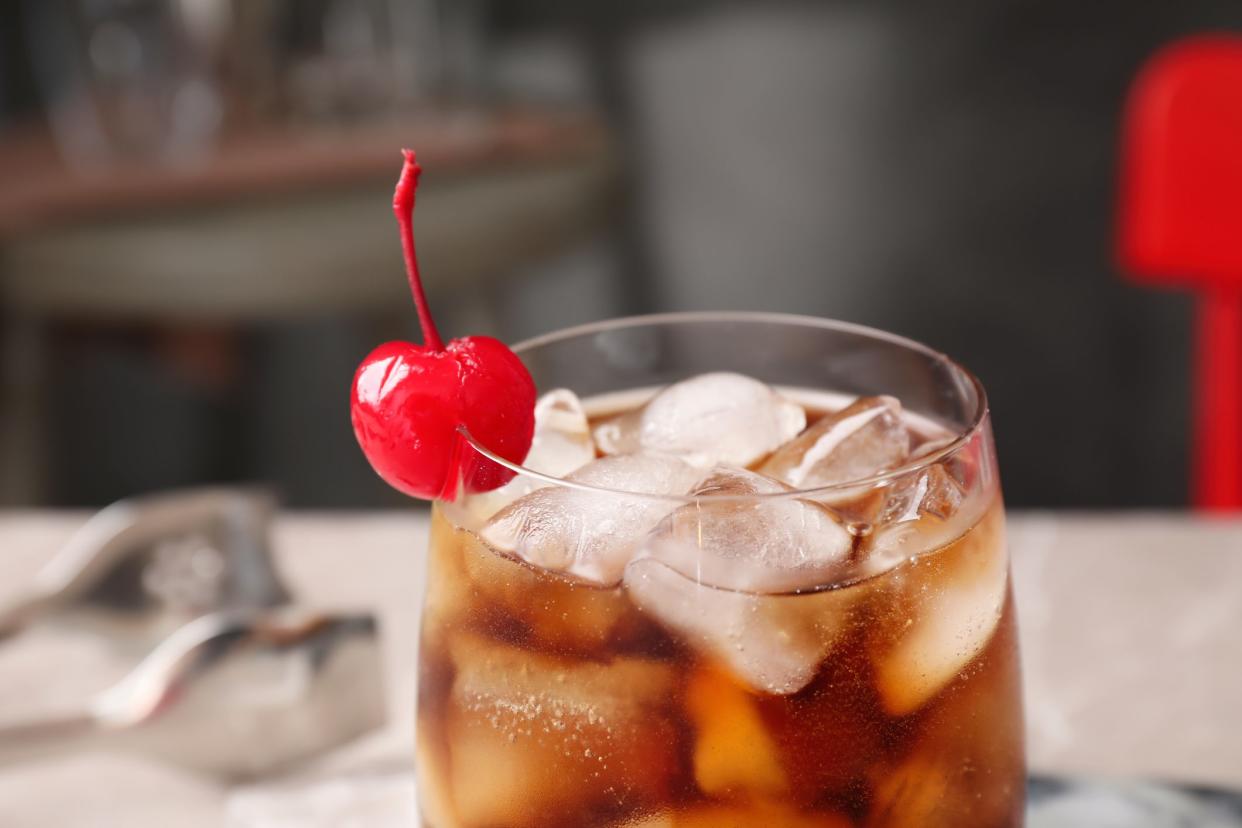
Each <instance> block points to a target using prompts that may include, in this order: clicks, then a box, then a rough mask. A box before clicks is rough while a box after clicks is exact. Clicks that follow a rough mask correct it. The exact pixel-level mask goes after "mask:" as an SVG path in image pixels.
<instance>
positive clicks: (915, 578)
mask: <svg viewBox="0 0 1242 828" xmlns="http://www.w3.org/2000/svg"><path fill="white" fill-rule="evenodd" d="M1008 574H1009V559H1008V556H1007V554H1006V552H1005V542H1004V518H1003V514H1002V510H1001V506H1000V504H999V503H997V504H995V505H993V507H992V508H991V510H990V511H989V512H988V513H987V515H986V516H985V517H984V518H983V520H981V521H980V522H979V524H978V525H976V526H975V527H974V528H973V529H971V530H970V531H969V532H968V533H967V534H966V535H965V536H963V537H962V538H961V539H960V540H958V541H956V542H955V543H953V544H952V545H950V546H947V547H944V548H943V549H941V550H940V551H938V552H932V553H930V554H925V555H919V556H917V557H914V558H911V559H910V560H908V561H906V562H905V563H903V564H901V565H900V566H899V567H897V568H896V569H894V570H893V571H892V572H891V573H889V574H887V575H885V576H883V580H884V581H886V582H888V584H889V588H890V592H889V595H888V596H887V598H886V606H885V607H884V608H883V609H882V610H881V611H880V617H879V618H877V619H876V622H875V623H874V624H873V625H872V627H871V631H872V636H873V637H872V645H871V646H872V649H873V651H874V654H873V658H874V659H875V672H876V681H877V686H878V689H879V692H880V698H881V700H882V702H883V704H884V709H885V710H886V711H887V712H889V713H890V714H892V715H895V716H902V715H906V714H908V713H913V712H914V711H916V710H918V709H920V708H921V707H923V706H924V705H925V704H926V703H927V702H928V701H930V700H931V699H932V698H934V697H935V696H936V694H937V693H939V692H940V691H941V690H942V689H943V688H944V687H945V686H946V685H948V684H949V682H951V681H952V680H953V679H954V678H955V677H956V676H957V675H958V674H960V673H961V672H962V670H963V669H964V668H965V667H966V666H967V665H968V664H969V663H970V662H971V661H973V660H974V658H975V657H976V656H977V655H978V654H979V653H980V652H981V651H982V650H983V648H984V647H985V646H987V643H988V641H989V640H990V639H991V637H992V633H993V631H994V630H995V629H996V625H997V623H998V622H999V621H1000V618H1001V611H1002V609H1003V608H1004V604H1005V596H1006V593H1007V590H1008Z"/></svg>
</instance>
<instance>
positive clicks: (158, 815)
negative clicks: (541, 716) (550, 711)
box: [0, 512, 1242, 828]
mask: <svg viewBox="0 0 1242 828" xmlns="http://www.w3.org/2000/svg"><path fill="white" fill-rule="evenodd" d="M84 518H85V515H80V514H69V513H48V512H25V513H22V512H18V513H0V601H3V600H4V599H6V598H8V597H10V596H12V595H15V594H17V593H18V592H20V590H21V588H22V585H23V583H25V582H26V581H27V580H28V578H29V577H30V576H31V575H32V574H33V573H34V571H35V570H36V569H37V568H38V567H39V566H40V565H41V564H42V563H43V562H44V561H45V560H46V559H47V558H48V557H49V556H50V555H51V554H52V552H53V551H54V550H55V549H57V548H58V546H59V545H60V544H62V543H63V542H64V541H65V539H66V538H67V537H68V536H69V535H70V534H71V533H72V532H73V530H74V529H75V528H76V527H77V526H78V525H80V523H81V522H82V520H83V519H84ZM426 529H427V527H426V517H425V513H422V512H409V513H396V514H394V513H384V514H378V513H377V514H295V515H287V516H284V517H282V518H281V520H280V521H279V523H278V526H277V528H276V537H275V544H276V551H277V555H278V562H279V565H280V567H281V570H282V572H283V574H284V576H285V579H286V580H287V582H288V583H289V585H290V587H291V588H292V590H293V592H294V593H295V594H296V595H297V596H299V600H300V601H302V602H305V603H308V604H314V605H317V606H322V607H344V608H359V607H373V608H375V609H376V610H377V611H378V613H379V615H380V619H381V623H382V624H383V628H384V635H385V643H384V646H385V650H386V653H387V657H388V674H389V675H388V679H389V687H390V702H391V710H392V721H391V725H390V727H389V729H388V730H387V731H386V732H383V733H380V734H376V735H375V736H373V737H369V738H368V739H367V740H365V741H364V742H363V743H362V744H360V745H357V746H355V747H353V748H351V749H349V750H347V751H346V752H345V754H344V755H343V756H341V757H336V758H335V759H329V760H328V764H326V765H324V766H322V767H321V768H320V776H321V778H322V776H323V774H330V773H332V772H333V770H334V768H336V767H340V768H348V767H350V766H351V765H356V764H358V763H360V762H365V763H366V766H367V767H368V768H376V767H379V768H384V769H386V772H388V773H392V774H400V771H401V769H402V768H403V767H404V763H405V761H406V757H407V756H408V755H409V754H410V753H411V751H410V749H409V746H410V744H411V742H412V738H411V732H412V721H413V710H412V704H411V703H410V702H409V700H410V699H412V697H413V662H412V653H413V649H414V638H415V628H416V624H417V602H418V596H419V594H420V586H419V581H420V570H421V566H420V561H421V559H422V554H423V548H424V544H425V542H426ZM1010 546H1011V549H1012V551H1013V561H1014V577H1015V584H1016V588H1017V596H1018V610H1019V619H1020V620H1019V623H1020V625H1021V630H1022V635H1021V638H1022V648H1023V660H1024V669H1025V684H1026V702H1027V713H1028V721H1029V727H1028V731H1029V754H1030V760H1031V766H1032V769H1034V770H1042V771H1053V772H1072V773H1084V774H1093V775H1103V776H1138V777H1146V778H1157V779H1167V780H1174V781H1187V782H1196V783H1201V784H1212V785H1221V786H1229V787H1235V788H1239V789H1242V521H1237V520H1235V521H1226V520H1203V519H1196V518H1192V517H1189V516H1186V515H1180V514H1156V513H1121V514H1064V513H1026V514H1017V515H1013V516H1012V517H1011V519H1010ZM59 646H61V647H63V646H64V645H63V644H62V645H59ZM4 649H5V650H7V651H8V652H4V650H0V716H2V717H3V718H5V719H10V718H11V717H12V716H14V715H21V714H22V713H23V712H25V711H26V710H27V709H28V708H29V709H31V710H34V709H36V708H40V709H41V708H46V707H48V706H53V707H54V706H57V705H62V706H64V705H69V704H72V702H73V701H75V700H76V697H77V696H78V695H79V694H80V693H82V692H83V690H84V689H95V688H96V687H97V686H102V685H104V684H106V683H107V681H108V680H109V678H110V676H109V675H108V672H109V670H108V669H107V668H105V666H104V665H102V664H96V663H93V662H92V658H91V655H90V654H89V653H88V652H86V651H85V650H83V651H80V652H73V651H68V652H66V651H63V650H62V651H61V652H58V653H55V654H53V653H52V652H51V650H50V649H48V646H46V645H45V644H44V643H42V642H40V641H39V640H38V639H37V638H34V639H32V640H30V641H27V642H17V643H13V642H10V643H9V644H6V645H5V648H4ZM49 661H51V662H52V663H54V664H56V673H55V675H53V674H52V673H50V672H48V671H47V670H45V669H41V665H42V664H45V663H47V662H49ZM67 665H68V666H67ZM49 666H50V665H49ZM70 695H73V696H74V698H69V696H70ZM394 778H397V777H394ZM359 779H361V777H359ZM349 784H351V783H348V782H347V783H346V784H344V785H343V786H338V787H341V788H342V789H343V790H345V791H349V790H351V789H350V787H349ZM358 784H359V785H365V783H364V782H361V781H360V782H359V783H358ZM338 793H339V792H338ZM391 795H392V790H388V789H383V788H382V786H381V787H375V789H374V790H372V789H371V788H367V794H366V796H368V797H370V798H371V799H372V800H374V801H375V802H380V801H382V800H383V799H384V798H385V797H387V796H391ZM246 797H247V795H246V794H245V792H243V794H242V795H241V796H240V797H239V796H238V794H237V792H236V791H230V790H228V789H227V788H224V787H222V786H221V785H219V784H218V783H215V782H213V781H210V780H206V779H202V778H198V777H195V776H192V775H189V774H186V773H183V772H181V771H178V770H174V769H169V768H164V767H158V766H155V765H151V764H147V763H144V762H143V761H141V760H138V759H132V758H125V757H117V756H106V755H82V756H77V757H73V758H71V759H61V760H57V761H49V762H44V763H41V764H37V765H29V766H22V767H10V768H0V826H4V828H44V826H46V827H47V828H53V827H54V828H87V827H88V826H89V828H110V827H111V826H116V828H122V827H123V828H146V827H147V826H152V828H154V826H161V828H163V827H164V826H178V828H183V827H184V828H198V826H220V825H241V824H243V823H241V822H230V821H229V819H228V818H226V813H232V814H233V815H234V816H236V815H237V814H239V813H241V811H242V810H245V808H244V807H240V806H246V805H247V804H253V802H249V801H248V800H247V798H246ZM252 799H253V797H252ZM373 804H374V803H373ZM230 809H231V810H230ZM357 810H358V809H356V808H355V809H354V812H355V813H356V812H357ZM271 824H278V823H275V822H273V823H271ZM279 824H281V825H285V824H289V825H293V824H296V823H279ZM341 824H344V823H341ZM350 824H352V825H356V826H359V828H370V826H371V825H373V824H374V825H379V824H380V822H379V821H377V822H374V823H372V822H368V821H366V819H365V818H364V819H356V820H355V821H353V822H352V823H350ZM383 824H385V825H387V824H388V823H383Z"/></svg>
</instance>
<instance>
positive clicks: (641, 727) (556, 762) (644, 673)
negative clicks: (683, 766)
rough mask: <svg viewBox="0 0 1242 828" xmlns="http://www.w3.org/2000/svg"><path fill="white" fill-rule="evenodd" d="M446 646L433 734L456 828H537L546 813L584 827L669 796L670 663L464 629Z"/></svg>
mask: <svg viewBox="0 0 1242 828" xmlns="http://www.w3.org/2000/svg"><path fill="white" fill-rule="evenodd" d="M450 650H451V654H452V655H451V657H452V660H453V665H454V668H455V672H456V676H455V678H454V680H453V685H452V689H451V692H450V696H449V701H448V708H447V710H446V712H445V714H444V718H445V722H444V728H445V735H446V738H447V740H448V742H449V744H450V745H451V750H450V751H449V757H448V763H449V768H448V776H449V777H450V783H449V784H450V787H451V790H452V792H453V796H452V802H453V808H454V811H455V813H456V815H457V818H458V819H459V820H460V822H461V824H462V825H463V826H464V828H490V826H499V825H504V826H514V827H515V828H542V826H545V825H548V824H550V823H552V822H553V820H551V819H550V818H549V815H556V816H557V817H558V819H557V820H556V821H557V822H559V823H560V824H565V825H570V824H579V825H581V824H590V823H589V819H590V817H591V815H592V814H599V813H609V812H610V811H613V812H621V813H625V812H626V811H632V810H638V809H641V808H642V807H643V806H644V805H648V804H651V805H654V804H656V803H659V802H660V801H662V800H663V799H664V798H666V797H667V796H668V795H669V793H670V789H671V788H672V786H673V785H674V784H675V782H676V780H677V778H678V773H679V771H678V765H677V761H678V760H677V736H676V726H675V723H674V719H673V711H672V707H671V704H672V700H673V699H675V698H676V688H677V674H676V670H675V669H674V668H673V666H672V665H670V664H667V663H660V662H656V661H647V660H643V659H633V658H618V659H614V660H612V661H611V662H609V663H606V664H600V663H596V662H592V661H575V660H570V659H564V658H557V657H555V656H549V655H540V654H536V653H532V652H530V651H526V650H520V649H517V648H515V647H511V646H508V645H505V644H501V643H497V642H494V641H489V640H487V639H485V638H481V637H478V636H474V635H469V634H460V635H458V636H457V637H456V638H455V639H454V640H453V642H452V643H451V644H450ZM574 815H578V817H579V820H580V821H575V820H574V819H573V818H572V817H573V816H574ZM601 822H602V820H601ZM437 828H440V827H439V826H437Z"/></svg>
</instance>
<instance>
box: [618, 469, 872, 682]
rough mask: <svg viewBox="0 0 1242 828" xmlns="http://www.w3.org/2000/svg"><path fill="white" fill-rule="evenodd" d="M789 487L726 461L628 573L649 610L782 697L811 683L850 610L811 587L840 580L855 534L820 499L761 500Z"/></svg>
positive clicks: (835, 595) (834, 593)
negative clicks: (845, 527)
mask: <svg viewBox="0 0 1242 828" xmlns="http://www.w3.org/2000/svg"><path fill="white" fill-rule="evenodd" d="M785 489H786V487H784V486H783V485H782V484H780V483H779V482H777V481H774V480H771V479H768V478H765V477H763V476H762V475H759V474H756V473H754V472H748V471H745V470H743V469H727V468H717V469H716V470H715V471H714V472H713V473H712V474H711V475H710V476H709V477H708V478H707V479H706V480H705V481H704V482H703V483H702V484H701V485H700V486H698V487H697V488H696V489H695V492H694V494H696V495H699V496H703V497H704V499H702V500H699V501H697V502H696V503H693V504H688V505H685V506H682V507H680V508H678V509H677V510H676V511H674V512H673V513H672V514H670V515H669V516H668V517H667V518H666V519H665V520H664V521H662V522H661V524H660V525H659V526H658V527H657V528H656V529H655V530H654V531H653V532H652V535H651V537H650V538H649V540H648V542H647V544H646V545H645V546H644V548H643V550H642V553H641V554H640V557H639V558H638V559H636V560H635V561H633V562H632V563H631V564H630V565H629V567H627V569H626V573H625V586H626V589H627V590H628V591H629V593H630V595H631V597H632V598H633V599H634V601H635V603H636V604H637V605H638V606H639V607H640V608H641V609H643V610H644V611H645V612H647V613H648V614H649V615H651V616H652V617H654V618H656V619H657V620H658V621H660V622H661V623H662V624H664V625H665V626H667V627H669V628H670V629H672V630H673V631H675V632H677V633H679V634H680V635H681V636H684V637H685V638H686V639H687V640H688V641H689V643H690V644H691V645H692V646H695V647H697V648H699V649H701V650H702V651H703V652H704V653H706V654H707V655H708V656H709V657H711V658H714V659H716V660H718V661H719V662H720V663H722V664H724V665H725V666H726V667H727V668H728V669H729V670H731V671H732V672H733V674H734V675H735V676H736V677H737V678H738V679H739V680H740V681H742V682H743V683H744V684H746V685H748V686H750V687H752V688H754V689H757V690H760V691H762V692H765V693H779V694H787V693H795V692H797V691H798V690H800V689H802V688H803V687H805V686H806V685H807V683H809V682H810V681H811V679H812V678H813V677H814V676H815V672H816V670H817V668H818V666H819V664H820V662H821V661H822V660H823V658H824V657H825V656H826V655H827V654H828V652H829V651H830V650H831V649H832V647H833V645H834V644H835V642H836V640H837V639H838V637H839V636H840V635H841V633H842V632H843V630H844V629H845V628H846V626H847V624H848V623H849V621H850V618H851V613H850V608H851V599H850V598H847V597H843V596H845V594H846V593H845V591H841V590H831V589H823V590H820V591H813V590H816V589H818V588H820V587H823V586H825V585H831V584H833V583H835V582H837V581H838V580H839V579H840V577H841V575H842V573H843V572H844V571H845V570H844V567H845V566H846V561H847V559H848V556H849V554H850V551H851V549H852V546H853V539H852V538H851V536H850V534H849V533H848V532H847V531H846V530H845V529H844V528H842V527H841V525H840V524H839V523H837V521H836V520H835V519H834V517H833V515H832V514H831V513H830V512H829V511H828V510H827V509H825V508H824V507H822V506H820V505H818V504H815V503H810V502H807V501H803V500H798V499H796V498H779V497H778V498H769V499H764V498H755V497H753V495H756V494H765V493H766V494H774V493H782V492H783V491H785ZM710 495H715V496H717V497H719V496H721V495H732V496H733V497H737V498H739V499H737V500H733V499H725V500H720V499H715V500H714V499H712V497H710ZM748 496H749V497H748ZM799 590H807V592H805V593H804V594H794V593H796V592H797V591H799ZM780 593H785V594H780Z"/></svg>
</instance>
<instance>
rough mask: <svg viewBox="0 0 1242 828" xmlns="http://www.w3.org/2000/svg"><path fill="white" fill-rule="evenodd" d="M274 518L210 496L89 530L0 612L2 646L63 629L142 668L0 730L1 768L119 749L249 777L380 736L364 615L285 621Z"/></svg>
mask: <svg viewBox="0 0 1242 828" xmlns="http://www.w3.org/2000/svg"><path fill="white" fill-rule="evenodd" d="M274 511H275V501H274V498H273V497H272V496H271V495H269V494H267V493H264V492H261V491H256V490H245V489H225V488H212V489H199V490H193V491H187V492H180V493H173V494H165V495H157V496H152V497H147V498H142V499H136V500H132V501H122V502H120V503H117V504H115V505H113V506H110V507H108V508H106V509H104V510H103V511H102V512H100V513H98V514H97V515H95V516H94V517H93V518H91V519H90V520H89V521H88V522H87V523H86V524H85V525H84V526H83V527H82V529H81V530H79V531H78V532H77V533H76V534H75V535H74V536H73V538H72V539H71V540H70V541H69V543H68V544H67V545H66V546H65V547H64V548H63V549H62V550H61V551H60V552H59V553H58V554H57V555H56V557H55V558H54V559H53V560H52V561H51V562H50V563H48V565H47V566H46V567H44V568H43V570H41V571H40V572H39V574H38V575H37V577H36V579H35V585H34V588H33V590H32V591H31V593H30V594H29V595H28V596H27V597H25V598H23V599H21V600H19V601H17V602H15V603H13V604H10V605H8V606H6V607H3V608H0V642H2V641H3V639H4V638H5V637H8V636H12V635H14V634H17V633H18V632H20V631H21V630H23V629H25V628H27V627H30V626H32V625H35V624H40V625H42V624H46V625H52V626H71V627H75V628H85V629H88V630H90V631H91V632H93V633H98V634H100V637H101V638H103V639H105V640H106V641H107V642H108V644H110V645H114V646H119V647H120V648H122V649H123V650H126V651H137V652H141V653H149V655H147V656H146V657H145V658H144V659H142V661H141V663H139V664H138V666H137V667H136V668H135V669H134V670H133V671H132V672H131V673H130V674H129V675H128V676H127V677H126V678H125V679H123V680H122V681H121V682H120V683H118V684H117V685H116V686H114V687H113V688H111V689H110V690H108V691H106V692H104V693H102V694H100V695H99V696H98V697H96V698H95V699H94V700H92V701H91V702H90V703H89V704H88V705H86V706H85V707H84V708H83V710H82V711H81V712H79V713H77V714H74V715H71V716H67V717H61V718H56V719H49V720H45V721H36V722H27V723H21V724H14V725H9V726H0V763H5V762H13V761H23V760H29V759H35V758H38V757H41V756H49V755H57V754H63V753H68V752H77V751H81V750H90V749H109V750H111V749H119V750H126V751H131V752H138V753H144V754H147V755H151V756H154V757H156V758H160V759H163V760H165V761H169V762H173V763H176V764H179V765H182V766H185V767H189V768H193V769H197V770H202V771H207V772H211V773H214V774H217V775H220V776H224V777H249V776H254V775H256V774H260V773H265V772H267V771H270V770H273V769H276V768H278V767H280V766H282V765H286V764H289V763H292V762H295V761H296V760H298V759H303V758H308V757H310V756H313V755H315V754H317V753H320V752H322V751H324V750H326V749H328V748H330V747H333V746H336V745H338V744H341V743H343V742H345V741H347V740H349V739H351V738H353V737H354V736H357V735H359V734H361V733H363V732H365V731H367V730H370V729H373V728H374V727H377V726H378V725H380V724H382V723H383V721H384V709H383V708H384V705H383V680H382V672H381V664H380V651H379V641H378V635H377V631H376V627H375V622H374V620H373V618H372V617H371V616H367V615H325V614H321V613H315V612H309V611H306V610H296V609H292V608H288V602H289V593H288V591H287V590H286V589H285V587H284V585H283V584H282V583H281V581H280V578H279V576H278V573H277V571H276V568H275V566H274V564H273V562H272V557H271V552H270V544H269V539H268V536H269V529H270V524H271V520H272V516H273V514H274ZM278 608H279V609H278Z"/></svg>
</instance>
